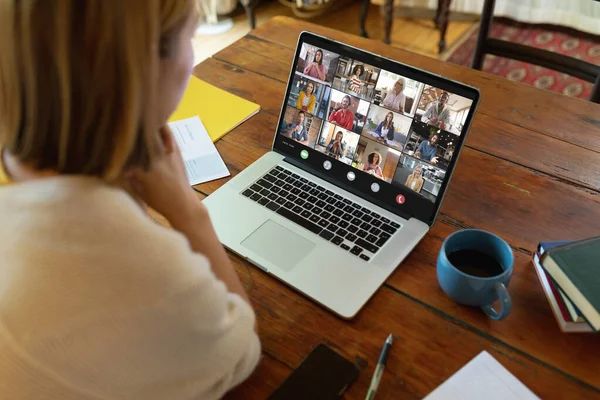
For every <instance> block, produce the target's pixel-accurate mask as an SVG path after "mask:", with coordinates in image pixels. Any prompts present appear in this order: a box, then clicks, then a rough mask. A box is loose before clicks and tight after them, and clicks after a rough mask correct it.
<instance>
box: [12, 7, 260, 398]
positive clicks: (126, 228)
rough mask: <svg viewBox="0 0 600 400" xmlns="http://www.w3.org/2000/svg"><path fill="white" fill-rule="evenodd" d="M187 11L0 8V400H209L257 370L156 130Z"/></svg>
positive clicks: (233, 286) (210, 240)
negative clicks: (148, 210)
mask: <svg viewBox="0 0 600 400" xmlns="http://www.w3.org/2000/svg"><path fill="white" fill-rule="evenodd" d="M197 18H198V17H197V14H196V11H195V6H194V1H193V0H144V1H123V0H102V1H81V0H3V1H2V2H1V3H0V54H1V56H0V115H1V116H2V117H1V118H0V150H1V152H0V154H1V156H2V157H1V161H2V162H1V163H0V221H2V224H1V225H0V254H2V262H0V388H2V389H1V390H2V395H0V397H2V398H6V399H42V398H43V399H61V400H64V399H100V398H102V399H109V398H110V399H145V400H147V399H192V398H194V399H216V398H220V397H222V396H223V395H224V393H226V392H227V391H228V390H229V389H230V388H232V387H233V386H235V385H237V384H239V383H240V382H241V381H243V380H244V379H245V378H246V377H247V376H248V375H249V374H250V373H251V372H252V370H253V369H254V367H255V366H256V364H257V362H258V359H259V356H260V342H259V339H258V336H257V334H256V324H255V314H254V312H253V310H252V307H251V305H250V302H249V300H248V297H247V295H246V293H245V291H244V289H243V287H242V285H241V283H240V280H239V278H238V276H237V274H236V272H235V270H234V269H233V267H232V265H231V262H230V261H229V259H228V256H227V253H226V252H225V250H224V248H223V246H222V245H221V244H220V243H219V241H218V239H217V236H216V234H215V232H214V229H213V227H212V225H211V221H210V219H209V216H208V212H207V210H206V208H205V207H204V206H203V204H202V203H201V201H200V199H199V198H198V196H197V195H196V194H195V192H194V191H193V190H192V189H191V188H190V186H189V183H188V179H187V177H186V172H185V166H184V163H183V160H182V158H181V154H180V153H179V151H178V149H177V145H176V143H175V140H174V138H173V136H172V133H171V132H170V131H169V129H168V128H167V126H166V122H167V119H168V117H169V115H170V114H171V113H172V112H173V110H174V109H175V107H176V106H177V103H178V102H179V100H180V99H181V96H182V94H183V92H184V90H185V88H186V85H187V82H188V79H189V77H190V74H191V71H192V65H193V52H192V47H191V38H192V36H193V34H194V31H195V29H196V24H197ZM146 207H149V208H152V209H154V211H156V212H158V213H159V214H162V216H164V217H165V218H166V220H168V222H169V223H170V225H171V226H172V228H173V229H168V228H165V227H163V226H161V225H158V224H157V223H156V222H154V221H153V220H152V219H151V218H150V217H149V216H148V214H146V212H145V209H146Z"/></svg>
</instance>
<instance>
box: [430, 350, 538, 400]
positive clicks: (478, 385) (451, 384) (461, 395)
mask: <svg viewBox="0 0 600 400" xmlns="http://www.w3.org/2000/svg"><path fill="white" fill-rule="evenodd" d="M453 399H461V400H471V399H472V400H480V399H485V400H507V399H514V400H539V397H537V396H536V395H535V394H533V392H532V391H531V390H529V389H528V388H527V387H526V386H525V385H523V384H522V383H521V381H519V380H518V379H517V378H515V377H514V376H513V375H512V374H511V373H510V372H508V370H507V369H506V368H504V367H503V366H502V364H500V363H499V362H498V361H496V359H495V358H494V357H492V356H491V355H490V354H489V353H488V352H487V351H482V352H481V353H479V355H478V356H477V357H475V358H474V359H472V360H471V361H469V363H467V365H465V366H464V367H462V368H461V369H460V370H458V372H456V373H455V374H454V375H452V376H451V377H450V378H448V380H447V381H446V382H444V383H442V384H441V385H440V386H438V388H437V389H435V390H434V391H433V392H431V393H430V394H429V395H428V396H427V397H425V399H423V400H453Z"/></svg>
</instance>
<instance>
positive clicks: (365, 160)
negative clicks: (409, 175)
mask: <svg viewBox="0 0 600 400" xmlns="http://www.w3.org/2000/svg"><path fill="white" fill-rule="evenodd" d="M400 156H401V153H400V152H399V151H397V150H394V149H392V148H389V147H387V146H385V145H383V144H382V143H379V142H376V141H374V140H370V139H367V138H366V137H364V136H362V137H361V138H360V140H359V142H358V147H357V148H356V154H355V155H354V159H353V160H352V166H353V167H354V168H357V169H359V170H361V171H363V172H366V173H368V174H371V175H373V176H375V177H377V178H379V179H382V180H384V181H386V182H388V183H390V182H391V181H392V178H393V176H394V173H395V172H396V166H397V165H398V162H399V161H400Z"/></svg>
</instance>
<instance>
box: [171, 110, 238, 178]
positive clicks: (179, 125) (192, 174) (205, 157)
mask: <svg viewBox="0 0 600 400" xmlns="http://www.w3.org/2000/svg"><path fill="white" fill-rule="evenodd" d="M169 128H171V130H172V131H173V135H174V136H175V141H176V142H177V145H178V146H179V149H180V150H181V155H182V156H183V160H184V161H185V168H186V171H187V176H188V180H189V181H190V185H197V184H199V183H204V182H208V181H212V180H215V179H219V178H224V177H226V176H229V175H230V173H229V170H228V169H227V166H225V163H224V162H223V159H222V158H221V155H220V154H219V152H218V151H217V148H216V147H215V144H214V143H213V142H212V140H211V139H210V136H208V132H207V131H206V128H204V125H203V124H202V121H200V118H199V117H197V116H196V117H192V118H188V119H182V120H179V121H173V122H170V123H169Z"/></svg>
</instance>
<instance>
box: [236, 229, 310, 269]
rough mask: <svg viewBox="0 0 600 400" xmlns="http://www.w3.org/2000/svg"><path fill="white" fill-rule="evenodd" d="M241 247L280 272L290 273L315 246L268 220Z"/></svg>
mask: <svg viewBox="0 0 600 400" xmlns="http://www.w3.org/2000/svg"><path fill="white" fill-rule="evenodd" d="M242 246H244V247H246V248H247V249H248V250H251V251H253V252H254V253H256V254H258V255H259V256H260V257H262V258H264V259H265V260H267V261H269V262H270V263H272V264H274V265H276V266H277V267H279V268H281V269H282V270H284V271H291V270H292V269H293V268H294V267H295V266H296V265H297V264H298V263H299V262H300V261H302V259H303V258H304V257H306V255H307V254H308V253H309V252H310V251H311V250H312V249H313V248H314V247H315V244H314V243H313V242H311V241H310V240H306V239H305V238H303V237H302V236H300V235H297V234H295V233H294V232H292V231H290V230H289V229H287V228H284V227H283V226H281V225H279V224H278V223H277V222H274V221H272V220H270V219H269V220H267V222H265V223H264V224H262V225H261V226H260V227H259V228H258V229H257V230H255V231H254V232H253V233H252V234H251V235H250V236H248V237H247V238H246V239H244V240H243V241H242ZM255 261H256V260H255Z"/></svg>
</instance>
